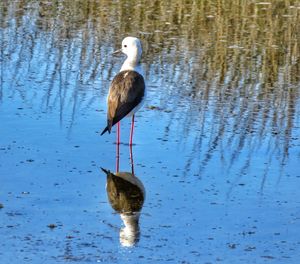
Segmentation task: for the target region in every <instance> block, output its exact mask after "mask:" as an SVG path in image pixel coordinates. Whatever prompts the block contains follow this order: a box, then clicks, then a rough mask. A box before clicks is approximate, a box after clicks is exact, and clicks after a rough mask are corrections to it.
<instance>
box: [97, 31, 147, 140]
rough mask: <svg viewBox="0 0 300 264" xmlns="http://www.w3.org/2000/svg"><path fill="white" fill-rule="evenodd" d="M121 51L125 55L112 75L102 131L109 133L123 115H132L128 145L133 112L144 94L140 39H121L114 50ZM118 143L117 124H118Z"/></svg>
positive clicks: (138, 106)
mask: <svg viewBox="0 0 300 264" xmlns="http://www.w3.org/2000/svg"><path fill="white" fill-rule="evenodd" d="M119 52H122V53H124V54H126V55H127V58H126V60H125V62H124V63H123V65H122V68H121V70H120V72H119V73H118V74H117V75H116V76H115V77H114V79H113V81H112V83H111V85H110V88H109V93H108V97H107V107H108V109H107V126H106V127H105V128H104V130H103V131H102V133H101V135H103V134H104V133H105V132H106V131H108V132H109V133H110V131H111V128H112V126H114V125H115V124H119V122H120V120H122V119H123V118H124V117H125V116H132V126H131V133H130V145H132V135H133V126H134V114H135V113H136V111H138V110H139V108H140V107H141V106H142V103H143V101H144V98H145V94H146V90H145V89H146V87H145V81H144V77H143V75H142V72H141V68H140V64H139V61H140V58H141V55H142V47H141V43H140V40H139V39H137V38H134V37H126V38H125V39H124V40H123V41H122V49H120V50H118V51H116V52H114V53H119ZM117 134H118V139H117V143H118V144H119V143H120V142H119V126H118V133H117Z"/></svg>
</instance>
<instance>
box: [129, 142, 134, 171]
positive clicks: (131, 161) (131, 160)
mask: <svg viewBox="0 0 300 264" xmlns="http://www.w3.org/2000/svg"><path fill="white" fill-rule="evenodd" d="M129 149H130V163H131V173H132V175H133V176H134V164H133V155H132V145H130V146H129Z"/></svg>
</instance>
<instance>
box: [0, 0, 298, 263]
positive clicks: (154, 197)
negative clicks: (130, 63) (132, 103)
mask: <svg viewBox="0 0 300 264" xmlns="http://www.w3.org/2000/svg"><path fill="white" fill-rule="evenodd" d="M0 7H1V10H2V11H1V18H0V36H1V40H0V47H1V54H0V60H1V69H0V70H1V86H0V120H1V123H2V124H3V125H2V139H1V140H0V147H1V152H2V153H1V152H0V154H1V155H0V161H1V165H0V171H1V173H2V174H3V175H5V176H3V181H4V182H5V183H6V187H5V189H4V190H3V192H2V193H1V196H0V199H1V200H0V202H2V201H3V203H4V205H5V203H8V204H10V203H11V204H12V207H14V206H15V205H14V203H13V202H14V198H13V197H15V196H18V192H21V189H22V188H25V187H26V188H29V189H30V188H33V191H32V192H33V193H39V192H38V191H37V190H36V189H35V188H34V187H30V184H29V183H28V182H26V180H24V179H21V178H22V177H21V175H23V174H24V175H27V174H28V175H38V174H40V172H43V173H42V174H43V175H44V176H40V177H42V179H40V180H39V181H37V180H35V179H34V177H32V178H31V179H30V182H31V183H32V184H33V185H34V184H36V181H37V182H40V181H41V182H43V181H44V182H46V183H47V182H48V181H49V179H48V177H49V176H50V175H51V177H54V178H53V181H54V182H55V181H58V182H59V183H60V184H62V183H61V181H63V185H64V188H63V190H64V192H66V193H65V194H64V195H66V196H68V195H70V194H68V192H67V191H66V189H69V188H68V186H69V185H68V184H70V185H71V186H73V188H74V190H75V189H76V188H78V186H76V181H78V183H81V184H80V185H82V186H84V185H85V182H84V179H79V178H81V176H82V175H85V176H86V175H89V174H92V175H93V176H91V177H92V178H89V179H88V184H87V185H86V187H82V189H81V190H80V192H85V191H86V192H89V191H91V193H93V194H94V198H92V197H89V198H90V199H91V201H93V202H94V203H95V204H96V203H97V204H98V203H99V200H101V201H106V200H105V199H106V197H105V195H104V194H103V192H102V191H101V193H100V194H99V188H98V189H97V188H96V187H95V185H96V183H95V181H96V179H98V178H99V177H100V176H99V175H100V174H101V172H100V167H101V166H102V167H105V168H107V169H110V170H113V169H114V166H115V165H114V162H115V160H114V159H115V146H114V145H113V144H112V143H113V142H114V140H115V135H114V134H112V135H110V136H108V135H107V136H103V137H100V136H99V131H100V130H101V129H102V128H103V126H104V125H105V119H106V102H105V100H106V94H107V90H108V86H109V83H110V81H111V79H112V78H113V76H114V74H115V73H116V72H118V70H119V68H120V65H121V61H122V59H120V58H112V57H111V56H110V54H111V52H112V51H113V50H115V49H116V48H118V47H119V45H120V41H121V39H122V38H123V37H124V36H126V35H128V34H133V35H136V36H138V37H140V38H141V39H142V41H143V45H144V46H143V47H144V56H143V67H144V70H145V74H146V82H147V87H148V98H147V101H146V104H145V106H144V108H143V109H142V110H141V111H140V112H139V114H138V117H137V119H138V123H137V128H136V130H135V131H136V132H135V133H136V134H135V140H136V146H134V152H135V157H136V159H135V160H136V163H137V164H136V165H137V166H136V167H137V173H138V176H139V177H140V176H141V179H142V181H143V182H144V183H145V186H146V189H147V194H148V193H149V197H148V198H147V202H146V204H145V208H144V209H143V212H144V217H143V215H142V216H141V218H142V221H143V218H144V221H145V224H144V226H143V225H142V226H141V229H143V228H144V230H145V232H144V234H145V235H144V237H142V238H141V241H140V243H139V245H140V250H141V251H140V252H142V253H141V254H144V255H145V256H146V257H148V258H150V255H151V254H150V253H149V252H148V251H147V250H150V251H151V246H154V247H155V246H157V247H160V248H163V249H164V251H165V255H166V256H165V257H164V254H163V253H161V255H160V254H158V255H157V256H156V257H157V259H156V260H161V261H162V260H166V259H167V258H169V257H170V258H172V256H173V254H174V252H176V253H177V254H175V256H177V258H178V259H181V260H182V261H183V260H187V261H189V260H190V261H193V259H194V258H195V259H197V258H198V257H199V256H200V255H201V256H202V257H203V261H204V260H207V261H215V260H216V259H217V257H220V258H221V259H223V260H225V261H228V260H230V259H231V257H230V256H229V255H230V254H229V253H227V251H228V250H230V249H233V248H232V247H234V248H236V247H238V248H239V249H238V250H236V251H235V254H236V256H237V257H239V258H240V261H241V262H243V261H244V262H245V263H246V262H247V258H248V259H249V256H250V258H251V256H252V257H253V256H254V257H253V258H254V259H255V258H257V257H259V258H263V259H265V258H266V259H268V256H269V257H270V258H272V257H274V258H275V259H276V260H277V261H278V263H280V261H282V260H283V259H284V260H285V261H286V260H287V261H289V260H291V261H290V262H286V263H296V262H293V261H294V260H297V258H298V260H299V253H297V254H295V252H294V253H293V254H294V258H291V257H289V256H288V255H289V254H287V252H288V250H287V248H288V247H290V248H292V249H293V250H296V248H299V238H297V235H298V237H299V236H300V235H299V234H300V232H299V227H297V225H296V224H298V226H299V218H300V216H299V200H300V197H299V194H298V191H297V188H296V187H297V186H298V185H299V181H300V175H299V157H300V155H299V153H300V152H299V150H300V148H299V147H300V126H299V124H300V119H299V118H300V115H299V113H300V110H299V109H300V103H299V97H300V96H299V85H300V83H299V82H300V66H299V65H300V63H299V54H300V51H299V47H300V46H299V41H300V31H299V29H298V25H299V23H300V3H299V2H298V1H290V2H282V1H271V2H270V3H267V2H255V1H242V2H239V1H223V2H222V1H211V2H206V1H203V2H202V1H199V2H197V1H194V2H190V1H184V3H183V2H181V1H171V2H168V1H166V2H163V3H161V2H160V1H153V2H151V3H148V2H147V4H145V1H130V2H129V1H117V2H116V3H111V1H101V3H100V2H98V1H60V2H59V3H56V4H53V3H51V2H48V1H40V2H36V1H2V3H1V4H0ZM123 123H124V124H123ZM123 123H122V133H123V134H122V139H123V140H124V142H127V141H126V140H127V138H128V133H127V132H128V131H127V130H128V129H127V128H128V124H127V122H126V121H125V122H123ZM49 143H50V144H51V146H50V147H49ZM121 147H122V151H123V152H122V153H121V162H122V163H123V164H122V166H125V167H126V166H127V167H130V165H129V162H128V153H127V152H128V151H127V149H126V148H127V146H126V145H122V146H121ZM56 156H57V159H56ZM32 157H34V158H33V160H34V161H35V162H31V161H28V160H31V159H32ZM58 160H59V161H58ZM30 163H34V164H37V165H35V166H36V167H35V169H33V168H31V169H30V168H27V167H26V168H25V167H24V166H25V165H24V164H30ZM87 164H89V165H87ZM109 167H110V168H109ZM74 168H75V169H74ZM63 171H64V172H63ZM87 171H91V172H89V173H87ZM74 172H76V173H75V176H72V177H70V178H69V177H67V178H64V177H66V176H63V175H65V174H64V173H71V174H72V173H74ZM52 174H54V175H52ZM55 175H56V176H55ZM67 175H68V174H67ZM76 175H77V176H76ZM61 177H62V178H61ZM12 179H13V180H12ZM15 180H19V181H20V186H19V187H14V185H13V182H14V181H15ZM39 184H40V183H39ZM49 184H50V185H51V180H50V182H49ZM101 184H102V185H103V186H102V187H103V188H104V184H105V183H104V180H103V179H101V183H100V185H101ZM46 185H47V184H46ZM46 185H45V186H46ZM45 186H42V187H40V188H41V189H42V190H45V189H47V190H48V187H47V188H46V187H45ZM47 186H48V185H47ZM14 188H16V189H14ZM89 188H90V189H89ZM93 188H94V189H93ZM101 190H102V189H101ZM49 191H50V190H49ZM51 192H53V194H54V195H57V193H56V192H55V190H52V191H50V193H51ZM8 193H13V195H8V196H7V194H8ZM175 193H176V194H177V195H178V196H176V195H175ZM36 195H37V196H38V194H36ZM7 197H11V198H7ZM58 197H60V196H59V195H58ZM95 197H96V198H95ZM31 198H32V199H33V201H32V203H33V204H35V203H37V204H39V205H38V206H41V207H42V205H41V204H40V202H37V201H36V200H34V199H35V198H36V197H35V198H34V197H31ZM58 199H61V200H62V201H63V200H64V198H63V197H60V198H58ZM68 199H69V198H68ZM84 199H85V202H86V203H88V204H90V205H89V206H91V208H93V206H95V204H93V203H91V202H89V201H90V200H88V199H87V198H84ZM75 201H77V202H79V203H80V201H81V200H80V197H76V199H75ZM106 202H107V201H106ZM103 204H104V202H102V203H101V205H98V206H99V207H98V208H97V210H98V211H100V212H101V213H97V217H98V218H99V219H100V221H103V222H106V221H116V220H114V219H112V218H113V217H112V216H109V217H108V218H109V220H108V219H106V218H105V217H104V216H103V215H108V214H109V213H108V212H110V211H109V208H108V207H107V208H106V207H105V206H106V205H103ZM286 204H288V205H286ZM56 206H57V210H61V212H62V214H63V212H64V211H63V210H64V209H63V205H60V206H61V207H60V206H58V205H55V204H51V206H50V207H51V208H52V210H53V211H55V208H56ZM69 206H70V208H72V209H70V210H75V208H76V205H75V204H74V203H72V202H70V203H69ZM80 206H83V205H80ZM103 206H104V207H103ZM215 206H217V207H218V209H215ZM256 206H257V207H256ZM24 207H26V206H25V205H24ZM4 208H6V207H4ZM83 208H84V206H83ZM91 208H90V210H91V211H90V212H89V213H90V214H89V218H90V219H92V217H93V213H95V212H94V211H93V210H96V209H91ZM94 208H95V207H94ZM80 209H82V208H81V207H80ZM0 210H2V212H3V210H4V209H0ZM7 210H9V209H7ZM11 210H12V209H11ZM15 210H19V209H18V207H16V208H15ZM101 210H104V211H105V213H104V212H103V211H101ZM248 210H249V211H248ZM259 210H263V211H265V212H266V215H268V218H271V219H274V222H272V223H271V225H274V226H275V228H277V229H278V230H279V231H273V230H269V229H268V228H269V227H268V223H267V222H268V221H267V220H266V216H263V215H261V214H260V213H259V212H258V211H259ZM0 212H1V211H0ZM202 212H205V213H206V215H205V216H203V215H202ZM237 212H239V213H240V214H238V213H237ZM9 213H11V211H8V212H6V217H7V218H5V219H4V220H3V222H5V221H10V220H11V219H10V218H9V217H11V214H9ZM163 214H166V215H163ZM278 214H279V215H278ZM28 215H29V216H28V219H27V220H28V221H29V222H30V223H31V224H32V222H31V221H32V220H31V218H32V217H30V215H31V214H30V213H28ZM149 215H151V217H150V216H149ZM176 215H177V216H176ZM178 215H179V216H180V218H181V219H183V220H182V224H185V228H186V232H185V231H178V238H174V241H173V242H174V243H173V246H171V245H170V243H172V242H170V241H169V240H164V239H167V238H166V237H168V235H170V234H172V232H173V233H174V229H175V230H176V228H175V226H177V227H178V222H176V218H177V217H178ZM249 215H251V216H249ZM283 215H284V216H283ZM50 216H52V214H50V215H49V219H50ZM26 217H27V216H25V218H26ZM153 217H158V218H159V220H153ZM202 217H203V218H202ZM249 217H250V218H251V217H252V220H253V221H254V223H253V222H251V221H252V220H249V219H250V218H249ZM62 218H63V216H62ZM46 219H48V218H46ZM191 219H192V220H191ZM211 219H214V220H213V221H212V220H211ZM224 219H225V220H227V221H228V223H225V224H224V221H225V220H224ZM235 219H241V220H240V222H235ZM80 220H81V221H84V220H82V219H81V218H80ZM49 221H50V220H49ZM60 221H62V220H60ZM64 221H65V222H64V223H65V225H66V223H69V222H68V221H70V220H67V219H64ZM91 221H92V220H91ZM156 221H158V222H159V223H157V222H156ZM210 221H212V222H213V223H212V222H210ZM248 221H249V222H248ZM78 222H79V223H81V222H80V221H79V220H78ZM291 223H292V224H291ZM69 224H70V225H71V226H72V225H74V226H76V224H75V223H74V222H71V223H69ZM210 224H212V225H213V224H215V225H214V226H210ZM152 225H153V226H156V228H154V227H152ZM245 225H249V226H248V227H247V228H248V229H249V228H250V226H252V227H251V228H252V229H251V230H250V231H247V232H254V231H253V225H255V226H256V228H257V229H262V230H264V231H261V233H260V232H257V231H255V232H256V234H257V233H259V235H257V236H256V235H254V238H253V239H252V238H251V239H249V240H247V239H246V240H245V239H244V240H243V239H241V238H240V237H239V235H240V234H242V233H243V232H244V231H241V229H242V230H244V229H246V230H248V229H247V228H246V227H244V226H245ZM289 225H291V227H289ZM107 226H108V227H103V230H102V231H103V232H104V233H105V235H103V234H101V235H102V236H105V237H106V236H107V234H110V236H112V235H111V232H112V230H110V227H109V225H107ZM116 226H118V224H116ZM179 226H180V225H179ZM199 226H201V227H204V230H205V228H208V229H207V230H213V231H212V234H213V235H212V234H211V233H206V232H205V231H204V230H202V229H201V231H199ZM90 228H92V227H90ZM220 228H221V229H222V230H223V231H222V232H220V233H218V232H217V230H220ZM256 228H254V229H256ZM289 228H290V230H291V231H289V232H286V233H284V231H283V230H287V229H289ZM169 229H170V230H169ZM3 230H4V229H2V231H3ZM177 230H178V228H177ZM2 231H1V232H2ZM94 231H95V230H94V229H92V231H91V232H94ZM3 232H5V234H6V235H11V233H10V232H8V231H3ZM16 232H18V231H16ZM28 232H32V230H31V231H30V229H29V231H28ZM245 232H246V231H245ZM290 232H292V233H293V235H291V234H290ZM21 233H22V232H21ZM142 233H143V231H142ZM200 233H201V234H200ZM275 233H281V235H282V236H284V238H281V240H282V241H287V244H288V245H287V246H286V248H285V247H283V248H282V252H283V253H275V251H276V250H277V247H278V244H277V243H279V242H278V241H277V240H276V236H277V235H274V234H275ZM198 235H199V236H200V237H201V239H200V238H196V236H198ZM250 235H251V234H250ZM271 235H272V239H271V238H270V236H271ZM20 236H22V234H21V235H20ZM83 236H84V235H83ZM153 236H155V238H154V237H153ZM243 236H245V235H242V237H243ZM246 236H247V235H246ZM274 236H275V238H274ZM11 237H12V236H10V238H11ZM50 237H51V236H50ZM149 237H150V238H149ZM203 237H205V239H207V237H208V238H212V237H215V239H214V240H213V239H208V242H209V243H207V241H206V240H204V238H203ZM49 239H50V240H49ZM83 239H84V238H83ZM93 239H94V240H95V243H96V244H97V242H98V238H97V237H96V236H95V237H94V238H93ZM109 239H111V241H112V244H111V245H110V246H107V247H106V250H107V254H106V256H107V258H110V257H111V254H110V253H111V252H114V250H115V249H114V248H115V247H114V246H115V242H114V241H115V239H114V238H109ZM143 239H144V242H143ZM266 239H269V240H270V242H269V244H268V243H267V242H264V241H266ZM58 240H59V241H61V237H60V236H58ZM227 240H228V241H229V242H228V241H227ZM232 240H234V241H236V242H232ZM9 241H13V239H10V240H9ZM44 241H48V242H49V241H51V238H49V237H44ZM182 241H188V242H186V243H187V245H188V246H187V248H189V249H190V251H189V252H194V253H189V254H188V253H186V252H187V251H186V250H183V253H178V252H177V249H178V248H180V247H181V246H182V243H183V242H182ZM230 241H231V242H230ZM273 242H274V243H273ZM11 243H13V242H11ZM49 243H50V244H51V243H52V242H49ZM61 243H63V242H61ZM143 243H144V244H143ZM147 243H148V244H149V243H150V246H149V248H147V250H145V248H144V249H143V247H146V244H147ZM199 243H200V244H201V246H200V248H201V250H198V248H197V245H199ZM251 243H252V244H251ZM265 243H267V244H265ZM46 244H47V243H46ZM67 244H70V243H69V242H68V243H67ZM74 244H75V245H78V243H74ZM228 244H229V245H230V246H231V248H230V246H228ZM250 244H251V245H250ZM224 245H225V246H224ZM226 245H227V246H226ZM233 245H234V246H233ZM6 247H7V248H9V243H8V244H6ZM253 247H255V248H257V251H258V252H259V253H256V254H257V255H256V254H253V255H251V254H250V253H249V252H253V251H255V249H254V248H253ZM280 247H281V246H280ZM213 248H217V249H219V250H220V251H219V252H220V253H219V255H218V253H216V252H215V251H214V249H213ZM225 248H226V249H225ZM228 248H229V249H228ZM267 248H269V249H268V250H269V251H270V252H265V250H267ZM247 249H248V250H247ZM85 250H86V249H85ZM85 250H82V251H81V250H79V252H80V254H79V255H80V258H82V259H83V260H86V259H85V257H86V251H85ZM89 250H91V252H90V253H91V255H92V256H94V258H93V257H92V259H95V258H96V256H95V252H93V250H92V249H91V248H89ZM143 250H144V251H143ZM87 251H88V250H87ZM108 251H110V252H108ZM207 252H209V253H207ZM298 252H299V251H298ZM60 253H61V252H60ZM75 253H76V251H75ZM75 253H74V254H75ZM231 253H232V251H231ZM52 254H53V256H57V252H55V250H54V253H52ZM134 254H138V253H133V255H132V259H134V258H135V255H134ZM228 254H229V255H228ZM245 254H246V255H245ZM247 254H248V255H247ZM249 254H250V255H249ZM191 255H192V256H191ZM264 256H267V257H264ZM284 256H285V257H289V258H285V257H284ZM4 257H5V259H6V260H7V259H9V258H10V256H9V253H5V254H4ZM80 258H79V259H80ZM33 259H34V257H33ZM121 259H122V260H124V259H123V255H122V253H120V255H118V257H117V258H116V259H113V261H118V260H121ZM152 260H153V259H152ZM129 261H130V260H129Z"/></svg>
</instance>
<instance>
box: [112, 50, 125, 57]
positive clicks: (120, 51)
mask: <svg viewBox="0 0 300 264" xmlns="http://www.w3.org/2000/svg"><path fill="white" fill-rule="evenodd" d="M122 54H123V52H122V49H118V50H116V51H114V52H113V53H112V55H113V56H120V55H122Z"/></svg>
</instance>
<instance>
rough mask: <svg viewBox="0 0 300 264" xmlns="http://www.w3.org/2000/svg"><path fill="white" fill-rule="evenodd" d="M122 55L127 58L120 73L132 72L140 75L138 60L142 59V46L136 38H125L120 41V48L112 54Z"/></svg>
mask: <svg viewBox="0 0 300 264" xmlns="http://www.w3.org/2000/svg"><path fill="white" fill-rule="evenodd" d="M120 52H122V53H124V54H125V55H126V56H127V58H126V60H125V61H124V63H123V65H122V68H121V70H120V71H125V70H134V71H137V72H138V73H140V74H142V70H141V67H140V64H139V62H140V59H141V57H142V44H141V41H140V40H139V39H138V38H135V37H126V38H124V39H123V41H122V48H121V49H119V50H117V51H115V52H114V53H113V54H118V53H120Z"/></svg>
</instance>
